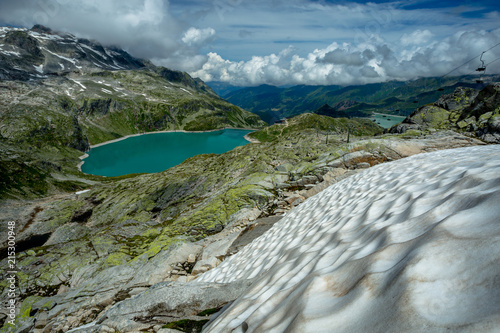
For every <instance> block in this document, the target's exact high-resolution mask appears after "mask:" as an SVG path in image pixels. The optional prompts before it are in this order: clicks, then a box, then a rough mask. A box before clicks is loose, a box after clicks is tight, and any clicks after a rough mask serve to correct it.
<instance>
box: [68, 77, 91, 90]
mask: <svg viewBox="0 0 500 333" xmlns="http://www.w3.org/2000/svg"><path fill="white" fill-rule="evenodd" d="M70 80H71V81H73V82H75V83H76V84H78V85H80V87H82V88H83V89H87V87H85V86H84V85H83V84H81V82H78V81H77V80H75V79H70ZM80 91H83V90H80Z"/></svg>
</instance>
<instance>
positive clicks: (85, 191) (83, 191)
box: [75, 190, 90, 194]
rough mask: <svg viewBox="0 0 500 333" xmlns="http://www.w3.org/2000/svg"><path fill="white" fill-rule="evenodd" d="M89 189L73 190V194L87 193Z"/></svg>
mask: <svg viewBox="0 0 500 333" xmlns="http://www.w3.org/2000/svg"><path fill="white" fill-rule="evenodd" d="M89 191H90V190H82V191H77V192H75V194H83V193H87V192H89Z"/></svg>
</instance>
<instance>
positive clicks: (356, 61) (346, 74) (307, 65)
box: [191, 29, 500, 86]
mask: <svg viewBox="0 0 500 333" xmlns="http://www.w3.org/2000/svg"><path fill="white" fill-rule="evenodd" d="M418 36H430V35H429V33H426V32H419V33H418ZM499 41H500V29H497V30H494V31H491V32H489V31H484V30H478V31H461V32H457V33H455V34H454V35H452V36H450V37H447V38H444V39H443V40H441V41H438V42H436V41H432V40H430V41H428V42H425V41H424V39H423V38H422V39H420V40H419V44H420V45H419V46H418V47H416V46H415V45H403V44H402V43H389V42H388V41H385V40H383V39H380V38H379V39H374V40H372V42H363V43H360V44H358V45H354V44H350V43H344V44H342V45H339V44H338V43H336V42H334V43H332V44H330V45H328V46H327V47H325V48H323V49H316V50H314V51H313V52H310V53H308V54H307V55H306V56H300V55H298V54H293V48H287V49H284V50H283V51H282V52H280V53H278V54H274V53H272V54H270V55H267V56H253V57H252V58H251V59H250V60H248V61H239V62H235V61H230V60H226V59H224V58H223V57H221V56H220V55H219V54H217V53H215V52H210V53H209V54H208V55H207V59H206V62H205V63H204V64H203V65H202V66H201V68H200V69H198V70H196V71H192V72H191V75H193V76H195V77H200V78H201V79H202V80H205V81H224V82H228V83H231V84H233V85H239V86H249V85H250V86H252V85H259V84H274V85H286V84H310V85H318V84H322V85H328V84H338V85H350V84H365V83H375V82H383V81H387V80H407V79H413V78H417V77H428V76H441V75H444V74H446V73H448V72H449V71H450V70H452V69H454V68H455V67H457V64H464V63H466V62H467V61H468V60H469V59H471V58H473V57H474V56H477V55H479V54H481V52H482V51H484V50H487V49H488V48H490V47H491V46H494V45H495V44H497V43H498V42H499ZM498 58H500V45H499V46H498V47H496V48H493V49H491V50H489V51H488V52H487V53H485V55H484V57H483V59H485V62H486V63H487V64H488V63H490V62H491V64H490V65H489V66H488V69H487V70H488V72H489V73H498V72H500V61H496V62H495V60H497V59H498ZM478 65H479V60H477V61H476V62H474V61H472V62H470V63H467V64H465V65H464V66H462V67H460V68H459V69H458V70H457V71H455V72H454V74H456V75H459V74H472V73H475V68H477V66H478Z"/></svg>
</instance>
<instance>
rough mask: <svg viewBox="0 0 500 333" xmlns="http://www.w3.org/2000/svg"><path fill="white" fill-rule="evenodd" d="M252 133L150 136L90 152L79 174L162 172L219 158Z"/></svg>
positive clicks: (230, 131)
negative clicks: (195, 158) (197, 157)
mask: <svg viewBox="0 0 500 333" xmlns="http://www.w3.org/2000/svg"><path fill="white" fill-rule="evenodd" d="M250 132H252V131H247V130H233V129H227V130H221V131H216V132H205V133H181V132H173V133H152V134H147V135H139V136H134V137H129V138H127V139H124V140H121V141H117V142H113V143H109V144H106V145H102V146H99V147H95V148H92V149H91V150H90V151H89V152H88V154H89V157H87V158H85V159H84V160H83V161H84V162H85V163H83V165H82V171H83V172H85V173H88V174H92V175H99V176H107V177H113V176H122V175H127V174H130V173H143V172H147V173H152V172H160V171H164V170H166V169H168V168H171V167H173V166H175V165H178V164H180V163H182V162H183V161H184V160H186V159H187V158H189V157H192V156H195V155H198V154H210V153H215V154H222V153H225V152H227V151H229V150H231V149H233V148H235V147H237V146H243V145H245V144H247V143H249V142H248V141H247V140H245V139H244V138H243V137H244V136H245V135H246V134H248V133H250Z"/></svg>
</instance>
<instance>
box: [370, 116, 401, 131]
mask: <svg viewBox="0 0 500 333" xmlns="http://www.w3.org/2000/svg"><path fill="white" fill-rule="evenodd" d="M405 118H406V117H403V116H393V115H390V114H380V113H376V114H374V115H373V116H371V117H370V119H371V120H375V122H376V123H377V124H379V125H380V126H382V127H383V128H389V127H391V126H393V125H396V124H399V123H400V122H402V121H403V120H404V119H405Z"/></svg>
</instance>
